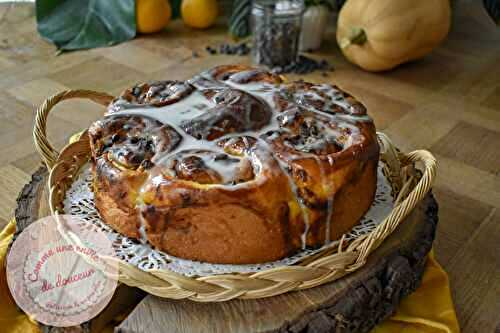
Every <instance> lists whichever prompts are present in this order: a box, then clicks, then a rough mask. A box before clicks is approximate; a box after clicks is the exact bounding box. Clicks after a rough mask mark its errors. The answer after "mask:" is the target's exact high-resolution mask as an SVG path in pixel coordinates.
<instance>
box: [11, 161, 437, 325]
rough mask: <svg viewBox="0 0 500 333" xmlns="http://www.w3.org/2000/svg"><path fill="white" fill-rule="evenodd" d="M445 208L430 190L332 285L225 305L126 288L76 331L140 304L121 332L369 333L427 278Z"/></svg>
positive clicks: (31, 194)
mask: <svg viewBox="0 0 500 333" xmlns="http://www.w3.org/2000/svg"><path fill="white" fill-rule="evenodd" d="M47 178H48V173H47V170H46V169H45V168H43V167H42V168H40V169H39V170H37V171H36V172H35V173H34V174H33V175H32V180H31V182H30V183H29V184H27V185H26V186H25V187H24V188H23V190H22V192H21V193H20V195H19V198H18V205H17V209H16V214H15V215H16V220H17V231H16V232H17V233H18V232H20V231H22V230H23V229H24V228H26V227H27V226H28V225H29V224H31V223H33V222H34V221H36V220H37V219H38V218H41V217H44V216H47V215H49V214H50V210H49V207H48V189H47V186H46V184H47ZM437 209H438V207H437V203H436V201H435V199H434V197H433V195H432V194H429V195H427V196H426V198H425V199H424V200H423V201H422V202H421V203H419V204H418V206H417V207H416V208H415V210H414V211H413V212H412V213H411V214H410V215H409V216H408V217H407V218H406V219H405V220H404V221H403V223H402V224H401V225H400V226H399V227H398V229H397V230H396V231H395V232H394V233H393V234H392V235H391V236H390V237H388V238H387V239H386V241H385V242H384V243H383V244H382V245H381V246H380V247H379V248H378V249H377V250H376V251H375V252H374V253H372V255H371V256H370V258H369V260H368V262H367V264H366V265H365V266H363V267H362V268H361V269H359V270H358V271H356V272H354V273H352V274H349V275H347V276H346V277H344V278H342V279H340V280H337V281H334V282H332V283H329V284H326V285H323V286H320V287H316V288H312V289H308V290H304V291H298V292H291V293H287V294H284V295H279V296H274V297H269V298H264V299H257V300H232V301H228V302H222V303H196V302H192V301H189V300H182V301H177V300H166V299H160V298H158V297H155V296H151V295H149V296H146V297H145V298H144V299H142V297H143V294H142V293H140V292H138V291H137V289H135V288H129V287H125V286H123V287H122V288H121V289H120V288H119V289H118V293H117V296H118V297H116V299H120V301H119V302H117V301H115V299H114V300H113V301H112V302H111V304H110V306H108V307H107V308H106V309H105V310H104V312H103V313H102V314H101V315H99V316H98V317H97V318H95V319H94V320H92V321H91V322H90V323H85V324H84V325H81V326H80V327H78V328H77V330H76V331H80V332H90V331H97V330H98V328H101V327H102V325H103V323H104V322H105V321H106V319H109V318H112V316H114V315H116V313H118V312H119V311H120V307H122V308H123V307H126V306H131V305H133V304H137V303H139V302H140V303H139V304H138V305H137V306H136V308H135V309H134V310H133V311H132V313H131V314H130V315H129V316H128V317H127V318H126V319H125V320H124V321H123V322H122V323H121V324H120V325H119V326H118V327H117V328H116V329H115V330H116V331H118V332H123V333H129V332H134V333H139V332H147V333H156V332H166V331H168V332H301V333H305V332H367V331H369V330H370V329H372V328H373V327H374V326H375V325H376V324H377V323H379V322H381V321H382V320H383V319H385V318H387V317H389V316H390V315H391V314H392V313H393V312H394V311H395V310H396V308H397V305H398V304H399V302H400V301H401V299H402V298H403V297H405V296H406V295H408V294H409V293H411V292H412V291H414V290H415V289H416V288H417V287H418V285H419V284H420V281H421V278H422V274H423V271H424V267H425V261H426V258H427V253H428V252H429V251H430V249H431V247H432V242H433V240H434V236H435V231H436V225H437V221H438V217H437ZM124 295H125V296H124ZM129 296H130V297H129ZM141 299H142V301H140V300H141ZM124 300H125V301H124ZM117 303H118V304H120V306H117ZM71 329H75V328H67V329H62V330H61V329H55V328H50V327H43V330H44V331H45V332H56V331H57V332H65V331H67V332H70V331H71Z"/></svg>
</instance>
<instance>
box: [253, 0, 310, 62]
mask: <svg viewBox="0 0 500 333" xmlns="http://www.w3.org/2000/svg"><path fill="white" fill-rule="evenodd" d="M303 13H304V1H303V0H278V1H276V0H254V1H253V3H252V21H251V22H252V33H253V47H252V58H253V61H254V63H256V64H259V65H266V66H268V67H270V68H274V67H285V66H287V65H290V64H292V63H294V62H295V61H296V60H297V56H298V49H299V37H300V30H301V26H302V14H303Z"/></svg>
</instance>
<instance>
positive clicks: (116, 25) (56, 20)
mask: <svg viewBox="0 0 500 333" xmlns="http://www.w3.org/2000/svg"><path fill="white" fill-rule="evenodd" d="M36 18H37V24H38V32H39V33H40V35H42V36H43V37H44V38H46V39H48V40H49V41H51V42H53V43H54V44H55V45H56V46H57V47H58V48H59V49H60V50H78V49H89V48H94V47H99V46H108V45H113V44H117V43H120V42H123V41H126V40H129V39H131V38H134V37H135V33H136V27H135V1H134V0H37V1H36Z"/></svg>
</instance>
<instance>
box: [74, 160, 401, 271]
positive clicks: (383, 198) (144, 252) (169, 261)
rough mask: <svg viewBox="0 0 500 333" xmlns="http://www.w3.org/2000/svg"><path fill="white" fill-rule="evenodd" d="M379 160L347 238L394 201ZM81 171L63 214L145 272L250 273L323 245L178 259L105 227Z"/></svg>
mask: <svg viewBox="0 0 500 333" xmlns="http://www.w3.org/2000/svg"><path fill="white" fill-rule="evenodd" d="M381 163H382V162H380V165H379V167H378V170H377V191H376V194H375V200H374V202H373V204H372V206H371V207H370V209H369V210H368V212H367V213H366V214H365V216H364V217H363V218H362V219H361V221H360V222H359V224H358V225H356V226H355V227H353V228H352V230H351V231H350V232H348V233H347V234H346V237H345V240H346V241H348V240H353V239H356V238H358V237H360V236H362V235H366V234H368V233H370V232H371V231H372V230H373V229H375V227H376V226H377V225H379V224H380V223H381V222H382V221H383V220H384V218H385V217H386V216H387V215H389V213H390V212H391V210H392V208H393V201H394V200H393V198H392V195H391V186H390V184H389V182H388V180H387V179H386V177H385V176H384V174H383V172H382V165H381ZM82 170H83V171H82V172H81V173H80V175H79V176H78V178H77V179H76V181H75V182H73V184H72V186H71V188H70V189H69V190H68V191H67V192H66V197H65V199H64V212H65V213H66V214H71V215H77V216H78V217H80V218H81V219H83V220H84V221H86V222H88V223H93V224H95V225H96V226H97V227H98V228H99V229H101V230H102V231H104V232H105V233H106V234H107V235H108V237H109V239H110V240H111V241H112V242H113V247H114V249H115V252H116V255H117V256H118V257H119V258H120V259H121V260H123V261H126V262H128V263H129V264H132V265H134V266H137V267H138V268H139V269H141V270H144V271H148V270H158V269H159V270H164V269H167V270H170V271H174V272H177V273H180V274H183V275H186V276H208V275H215V274H227V273H249V272H257V271H262V270H267V269H270V268H275V267H280V266H287V265H292V264H294V263H296V262H298V261H300V260H302V259H304V258H306V257H308V256H310V255H312V254H315V253H318V252H319V251H321V250H322V249H324V247H323V248H320V249H316V250H303V251H301V252H299V253H297V254H295V255H293V256H291V257H287V258H284V259H281V260H278V261H274V262H269V263H264V264H253V265H226V264H209V263H202V262H198V261H192V260H186V259H181V258H177V257H174V256H171V255H169V254H167V253H164V252H162V251H159V250H156V249H154V248H152V247H151V245H150V244H142V243H140V242H138V241H135V240H133V239H130V238H127V237H125V236H122V235H120V234H119V233H117V232H116V231H114V230H113V229H111V228H110V227H109V226H107V225H106V224H105V223H104V222H103V221H102V220H101V217H100V215H99V212H98V211H97V209H96V207H95V205H94V193H93V192H92V187H91V183H92V173H91V172H90V167H89V165H85V166H84V167H83V168H82ZM338 243H339V241H333V242H331V243H329V244H328V245H326V246H325V247H333V246H338Z"/></svg>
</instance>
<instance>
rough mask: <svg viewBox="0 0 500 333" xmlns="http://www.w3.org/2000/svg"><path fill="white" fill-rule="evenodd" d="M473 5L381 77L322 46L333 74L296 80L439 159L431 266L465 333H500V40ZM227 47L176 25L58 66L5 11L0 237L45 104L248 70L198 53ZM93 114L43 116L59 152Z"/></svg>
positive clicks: (28, 8)
mask: <svg viewBox="0 0 500 333" xmlns="http://www.w3.org/2000/svg"><path fill="white" fill-rule="evenodd" d="M476 3H477V4H475V5H471V4H470V2H466V1H462V2H459V7H458V8H457V10H456V12H455V13H454V26H453V30H452V32H451V34H450V36H449V38H448V40H447V41H446V42H445V43H444V44H443V45H442V46H441V47H440V48H439V49H437V50H436V51H435V52H434V53H433V54H432V55H430V56H428V57H426V58H425V59H423V60H421V61H418V62H415V63H412V64H408V65H405V66H402V67H400V68H398V69H396V70H394V71H392V72H389V73H385V74H373V73H367V72H362V71H361V70H358V69H357V68H355V67H354V66H352V65H350V64H349V63H347V62H346V61H345V60H344V58H343V57H342V56H341V54H340V52H339V50H338V48H337V47H336V45H335V43H334V38H333V35H330V36H329V38H328V39H327V41H326V42H325V45H324V47H323V49H322V50H321V52H319V53H318V56H319V57H321V58H328V60H329V61H331V62H332V63H333V64H334V66H335V68H336V70H335V71H334V72H333V73H332V74H330V75H329V77H323V76H321V75H320V74H319V73H316V74H311V75H308V76H306V77H304V78H305V79H307V80H311V81H317V82H333V83H336V84H338V85H340V86H341V87H343V88H345V89H346V90H348V91H350V92H351V93H353V94H354V95H355V96H357V97H358V98H359V99H361V100H362V101H363V102H364V103H365V104H366V105H367V107H368V109H369V112H370V113H371V115H372V116H373V118H374V119H375V122H376V124H377V127H378V129H379V130H383V131H384V132H386V133H387V134H389V135H390V136H391V137H392V139H393V140H394V141H395V142H396V143H397V145H398V146H400V147H401V148H402V149H404V150H406V151H408V150H411V149H417V148H426V149H430V150H431V151H432V152H433V153H435V154H436V156H437V157H438V159H439V175H438V179H437V183H436V186H435V193H436V196H437V199H438V201H439V203H440V205H441V210H440V224H439V230H438V236H437V239H436V245H435V247H436V253H437V257H438V259H439V260H440V261H441V263H442V264H443V265H444V267H445V268H446V269H447V271H448V272H449V274H450V279H451V286H452V289H453V294H454V295H453V296H454V300H455V303H456V308H457V312H458V316H459V320H460V324H461V326H462V328H463V331H464V332H493V331H494V330H495V328H497V327H499V325H500V29H497V28H496V27H495V26H494V25H493V24H492V23H491V22H490V21H489V19H488V18H487V17H486V14H485V13H484V12H483V10H482V9H481V8H480V7H479V3H480V2H479V1H476ZM225 39H226V35H225V28H224V27H223V26H220V27H217V28H215V29H212V30H209V31H205V32H200V31H192V30H189V29H186V28H184V27H183V26H182V24H181V23H180V22H174V23H173V24H171V26H170V27H169V28H168V29H167V31H165V32H164V33H161V34H158V35H154V36H149V37H140V38H137V39H135V40H133V41H130V42H128V43H124V44H122V45H119V46H115V47H112V48H105V49H96V50H91V51H82V52H72V53H68V54H64V55H60V56H56V55H55V49H54V47H53V46H52V45H50V44H48V43H47V42H45V41H43V40H42V39H41V38H40V37H39V35H38V34H37V33H36V26H35V21H34V8H33V6H32V5H27V4H14V5H13V4H1V5H0V73H1V75H0V89H1V93H0V226H2V225H3V224H5V223H6V221H8V219H9V218H10V217H11V215H12V211H13V209H14V205H15V198H16V196H17V193H18V191H19V190H20V189H21V187H22V186H23V184H24V183H26V181H27V180H28V179H29V175H30V173H31V172H33V171H34V170H35V168H36V167H37V166H38V165H39V163H40V159H39V157H38V155H37V154H36V152H35V150H34V146H33V143H32V136H31V130H32V126H33V120H34V110H35V107H36V106H37V105H39V104H40V103H41V102H42V101H43V100H44V98H45V97H47V96H49V95H50V94H53V93H56V92H58V91H61V90H64V89H75V88H89V89H95V90H101V91H106V92H108V93H112V94H117V93H119V92H120V91H121V90H122V89H124V88H126V87H128V86H130V85H132V84H134V83H136V82H138V81H144V80H148V79H184V78H187V77H189V76H190V75H192V74H194V73H196V72H197V71H199V70H201V69H205V68H208V67H210V66H213V65H216V64H224V63H248V62H249V60H248V59H247V58H246V57H236V56H208V55H207V54H206V53H205V52H204V47H205V46H206V45H208V44H212V45H213V44H217V43H219V42H221V41H224V40H225ZM193 51H197V52H198V53H199V54H200V57H197V58H194V57H192V52H193ZM291 77H292V78H295V77H294V76H291ZM101 113H102V109H100V108H99V107H96V106H94V105H92V104H90V103H87V102H84V101H71V102H66V103H65V104H64V105H62V106H61V107H59V108H58V109H57V110H56V111H55V112H54V114H53V115H51V116H50V119H49V133H50V135H49V136H50V138H51V140H52V141H53V142H54V143H55V144H56V145H58V146H59V147H61V146H62V145H63V143H64V142H66V141H67V139H68V137H69V136H70V134H71V133H73V132H75V131H78V130H80V129H83V128H85V127H86V126H88V125H89V124H90V123H91V122H92V121H93V120H95V119H97V118H98V117H99V116H100V115H101Z"/></svg>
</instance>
